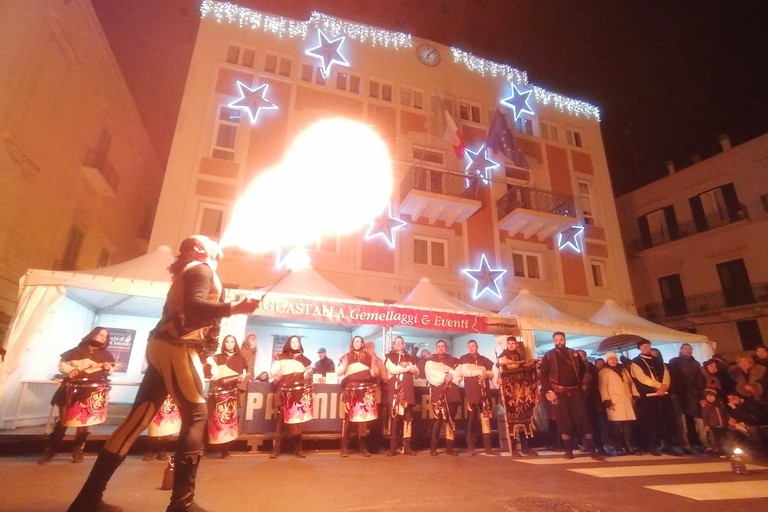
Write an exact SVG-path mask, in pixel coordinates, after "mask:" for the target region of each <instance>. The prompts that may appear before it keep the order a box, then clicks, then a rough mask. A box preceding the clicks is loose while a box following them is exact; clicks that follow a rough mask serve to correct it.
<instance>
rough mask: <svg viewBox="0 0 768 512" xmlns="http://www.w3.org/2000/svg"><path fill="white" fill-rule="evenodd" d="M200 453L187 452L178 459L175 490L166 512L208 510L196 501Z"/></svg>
mask: <svg viewBox="0 0 768 512" xmlns="http://www.w3.org/2000/svg"><path fill="white" fill-rule="evenodd" d="M199 464H200V455H198V454H196V453H186V454H183V455H181V456H180V457H178V458H177V460H176V467H175V468H174V474H173V492H172V493H171V502H170V504H168V508H166V509H165V511H166V512H185V511H186V512H208V511H207V510H206V509H204V508H202V507H201V506H199V505H198V504H196V503H195V479H196V477H197V467H198V465H199Z"/></svg>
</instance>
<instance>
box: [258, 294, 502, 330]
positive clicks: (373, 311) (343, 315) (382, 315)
mask: <svg viewBox="0 0 768 512" xmlns="http://www.w3.org/2000/svg"><path fill="white" fill-rule="evenodd" d="M255 314H257V315H261V316H275V317H282V318H291V319H304V320H314V321H316V322H333V323H340V324H373V325H383V326H388V327H396V326H403V327H419V328H421V329H430V330H435V331H456V332H485V331H486V330H487V326H488V321H487V317H485V316H479V315H474V314H471V313H451V312H446V311H431V310H427V309H417V308H409V307H401V306H395V305H391V306H385V305H375V304H352V303H344V302H331V301H323V300H312V299H295V298H283V297H277V296H271V297H267V299H266V300H264V301H262V302H261V304H259V309H257V310H256V313H255Z"/></svg>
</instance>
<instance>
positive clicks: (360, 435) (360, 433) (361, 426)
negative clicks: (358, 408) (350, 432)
mask: <svg viewBox="0 0 768 512" xmlns="http://www.w3.org/2000/svg"><path fill="white" fill-rule="evenodd" d="M366 437H367V436H366V433H365V423H358V424H357V443H358V445H359V446H360V455H362V456H363V457H370V456H371V452H369V451H368V445H366V442H365V441H366Z"/></svg>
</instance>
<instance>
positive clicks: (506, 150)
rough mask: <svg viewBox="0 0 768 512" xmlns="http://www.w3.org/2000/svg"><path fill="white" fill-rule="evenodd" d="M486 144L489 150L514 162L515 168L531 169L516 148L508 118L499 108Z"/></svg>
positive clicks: (494, 116) (489, 130)
mask: <svg viewBox="0 0 768 512" xmlns="http://www.w3.org/2000/svg"><path fill="white" fill-rule="evenodd" d="M485 144H486V146H487V147H488V148H489V149H492V150H493V151H497V152H499V153H501V154H502V155H504V156H505V157H507V158H509V159H510V160H512V163H513V164H515V166H517V167H521V168H523V169H530V168H531V167H530V165H528V160H527V159H526V158H525V155H523V153H522V151H520V150H519V149H517V147H516V146H515V137H514V136H513V135H512V130H510V129H509V124H508V123H507V116H505V115H504V113H503V112H502V111H501V110H499V109H498V108H497V109H496V112H495V113H494V114H493V121H491V127H490V128H489V129H488V137H487V138H486V141H485Z"/></svg>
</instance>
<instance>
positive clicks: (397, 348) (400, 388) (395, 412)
mask: <svg viewBox="0 0 768 512" xmlns="http://www.w3.org/2000/svg"><path fill="white" fill-rule="evenodd" d="M392 348H393V350H392V351H391V352H390V353H388V354H387V355H386V357H385V360H386V362H385V365H386V368H387V372H388V373H389V381H388V384H387V399H388V402H387V403H388V404H389V406H390V412H391V416H392V426H391V428H390V429H389V432H390V433H389V451H388V452H387V456H389V457H391V456H393V455H395V454H396V453H397V445H398V441H399V439H400V438H401V437H402V439H403V453H405V454H406V455H416V452H415V451H413V449H412V448H411V429H412V421H413V406H414V405H415V404H416V392H415V390H414V388H413V379H414V378H415V377H416V376H417V375H418V374H419V370H418V368H416V358H414V357H413V356H412V355H411V354H409V353H408V352H406V350H405V340H404V339H403V337H402V336H397V337H396V338H395V339H394V341H393V343H392ZM401 425H402V429H403V430H402V433H400V426H401Z"/></svg>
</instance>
